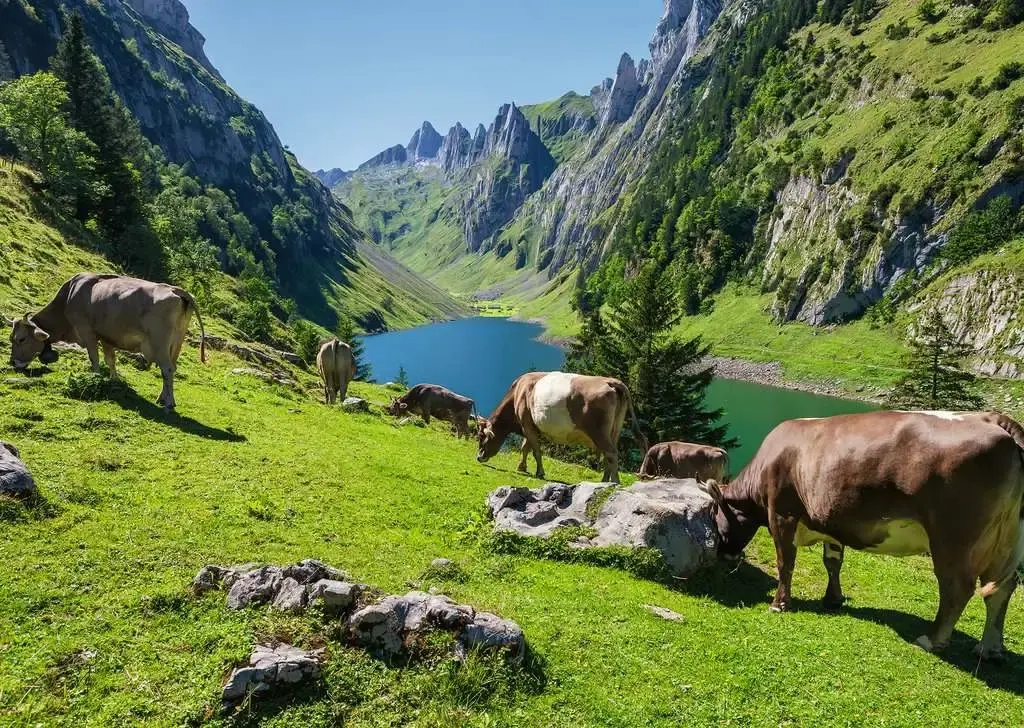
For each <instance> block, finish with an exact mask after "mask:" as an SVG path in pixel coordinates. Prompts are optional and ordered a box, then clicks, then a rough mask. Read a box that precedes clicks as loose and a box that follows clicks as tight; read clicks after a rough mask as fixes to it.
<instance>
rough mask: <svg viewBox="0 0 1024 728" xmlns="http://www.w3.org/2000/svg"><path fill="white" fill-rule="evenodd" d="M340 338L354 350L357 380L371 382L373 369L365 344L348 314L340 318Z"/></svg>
mask: <svg viewBox="0 0 1024 728" xmlns="http://www.w3.org/2000/svg"><path fill="white" fill-rule="evenodd" d="M337 333H338V338H339V339H340V340H341V341H344V342H345V343H346V344H348V345H349V348H351V349H352V360H353V361H354V362H355V364H356V379H358V380H359V381H361V382H369V381H371V379H372V378H373V369H372V367H371V366H370V363H369V362H368V361H366V354H365V353H364V351H363V342H362V341H360V340H359V339H358V338H357V337H358V336H359V331H358V330H357V329H356V322H355V321H353V320H352V317H351V316H349V315H348V314H344V313H343V314H341V315H339V316H338V328H337Z"/></svg>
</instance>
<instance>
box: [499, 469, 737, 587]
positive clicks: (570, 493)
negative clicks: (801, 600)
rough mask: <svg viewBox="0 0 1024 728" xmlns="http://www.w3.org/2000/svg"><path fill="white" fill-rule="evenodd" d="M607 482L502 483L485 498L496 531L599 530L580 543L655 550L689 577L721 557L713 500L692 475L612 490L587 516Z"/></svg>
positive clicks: (674, 570) (537, 534)
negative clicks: (540, 485) (520, 485)
mask: <svg viewBox="0 0 1024 728" xmlns="http://www.w3.org/2000/svg"><path fill="white" fill-rule="evenodd" d="M610 487H612V486H609V485H607V484H603V483H580V484H579V485H575V486H563V485H558V484H552V485H547V486H544V487H543V488H540V489H537V490H530V489H528V488H510V487H503V488H498V489H497V490H496V491H494V492H493V493H492V494H491V495H490V496H489V497H488V499H487V503H488V506H489V507H490V509H491V513H492V515H493V517H494V530H495V531H513V532H515V533H518V534H520V535H522V536H534V537H539V538H546V537H548V536H550V535H551V534H552V533H553V532H554V531H555V530H556V529H558V528H561V527H564V526H587V527H590V528H593V529H594V530H595V531H596V535H595V536H593V537H592V538H587V539H581V540H580V542H579V543H578V544H576V545H577V546H579V547H580V548H589V547H594V546H627V547H631V548H652V549H657V550H658V551H659V552H660V553H661V555H662V558H663V559H664V560H665V564H666V565H667V566H668V567H669V569H670V570H671V571H672V573H673V574H674V575H676V576H679V577H687V576H690V575H691V574H693V573H694V572H696V571H697V570H699V569H701V568H703V567H705V566H710V565H711V564H712V563H714V561H715V560H716V557H717V550H718V530H717V528H716V527H715V519H714V513H715V511H714V509H715V505H714V501H713V500H712V499H711V496H709V495H708V494H707V492H706V491H705V490H704V489H703V487H701V485H700V484H699V483H698V482H697V481H696V480H692V479H685V480H672V479H661V480H653V481H649V482H642V483H636V484H634V485H631V486H629V487H628V488H619V489H615V490H614V491H612V493H611V495H610V496H608V499H607V500H606V501H605V502H604V503H603V504H602V505H601V507H600V509H599V510H598V513H597V515H596V517H595V518H591V517H590V516H588V515H587V507H588V505H590V504H591V503H592V502H593V501H594V498H595V497H597V496H598V495H600V494H601V493H602V492H604V491H606V490H607V489H608V488H610Z"/></svg>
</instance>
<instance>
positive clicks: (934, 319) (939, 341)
mask: <svg viewBox="0 0 1024 728" xmlns="http://www.w3.org/2000/svg"><path fill="white" fill-rule="evenodd" d="M909 346H910V353H909V354H908V355H907V357H906V360H905V362H906V367H907V369H909V370H910V371H909V372H908V373H907V375H906V376H904V377H903V378H902V379H901V380H900V381H899V382H897V384H896V387H895V388H894V389H893V391H892V392H890V394H889V396H888V398H887V400H886V404H887V405H888V406H889V407H892V408H902V409H914V408H924V409H932V410H936V409H938V410H976V409H981V408H982V407H984V405H985V402H984V400H983V399H982V398H981V397H980V396H979V395H978V393H977V391H976V383H977V377H975V376H974V374H972V373H971V372H969V371H966V370H965V369H964V368H963V366H962V364H963V361H964V360H965V359H966V358H967V357H969V356H970V355H971V354H972V353H973V350H972V349H971V347H970V346H968V345H965V344H962V343H961V342H960V341H958V340H957V338H956V336H954V335H953V333H952V332H951V331H950V330H949V327H948V326H946V322H945V321H944V320H943V318H942V312H941V311H939V309H938V308H933V309H931V310H930V311H928V312H927V313H926V314H925V316H924V317H923V318H922V320H921V323H920V326H919V328H918V331H917V335H916V336H915V337H914V338H913V339H912V340H911V341H910V342H909Z"/></svg>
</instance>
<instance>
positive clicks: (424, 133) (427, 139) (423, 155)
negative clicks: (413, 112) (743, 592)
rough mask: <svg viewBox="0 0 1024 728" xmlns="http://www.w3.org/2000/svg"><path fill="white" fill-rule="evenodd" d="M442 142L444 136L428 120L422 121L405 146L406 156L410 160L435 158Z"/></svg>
mask: <svg viewBox="0 0 1024 728" xmlns="http://www.w3.org/2000/svg"><path fill="white" fill-rule="evenodd" d="M442 143H444V137H442V136H441V135H440V134H438V133H437V130H436V129H435V128H434V127H433V125H432V124H431V123H430V122H429V121H424V122H423V126H421V127H420V128H419V129H417V130H416V132H415V133H414V134H413V135H412V139H411V140H409V144H408V145H407V146H406V152H407V157H408V159H409V161H410V162H418V161H421V160H427V159H436V158H437V153H438V152H439V151H440V150H441V144H442Z"/></svg>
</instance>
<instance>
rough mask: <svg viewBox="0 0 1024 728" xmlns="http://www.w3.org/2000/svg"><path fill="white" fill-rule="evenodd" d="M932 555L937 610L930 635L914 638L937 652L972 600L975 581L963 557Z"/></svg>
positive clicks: (923, 646)
mask: <svg viewBox="0 0 1024 728" xmlns="http://www.w3.org/2000/svg"><path fill="white" fill-rule="evenodd" d="M932 543H935V541H932ZM933 557H934V565H935V577H936V578H937V579H938V581H939V611H938V613H937V614H936V615H935V621H934V622H933V623H932V629H931V634H928V635H921V636H920V637H918V638H917V640H916V642H917V644H918V646H919V647H922V648H924V649H925V650H926V651H928V652H938V651H939V650H942V649H944V648H945V647H946V645H948V644H949V639H950V637H952V636H953V628H954V627H955V626H956V623H957V620H959V619H960V615H961V614H963V611H964V607H966V606H967V602H969V601H970V600H971V596H972V595H973V594H974V584H975V582H976V581H977V577H976V576H975V575H974V574H973V573H972V569H971V566H970V564H969V563H968V562H967V561H966V559H964V558H963V557H962V556H958V557H954V558H950V559H942V558H941V557H940V556H939V555H936V554H934V553H933Z"/></svg>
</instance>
